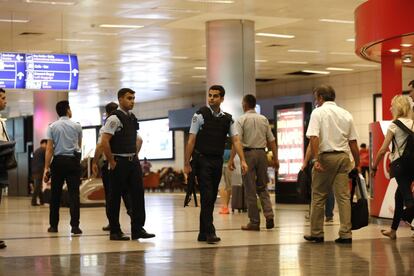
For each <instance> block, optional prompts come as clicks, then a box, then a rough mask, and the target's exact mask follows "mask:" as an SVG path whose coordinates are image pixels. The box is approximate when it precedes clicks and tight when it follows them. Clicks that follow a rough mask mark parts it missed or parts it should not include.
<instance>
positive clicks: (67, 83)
mask: <svg viewBox="0 0 414 276" xmlns="http://www.w3.org/2000/svg"><path fill="white" fill-rule="evenodd" d="M78 79H79V65H78V59H77V57H76V56H75V55H53V54H27V55H26V89H42V90H76V89H77V87H78Z"/></svg>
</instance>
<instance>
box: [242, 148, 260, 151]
mask: <svg viewBox="0 0 414 276" xmlns="http://www.w3.org/2000/svg"><path fill="white" fill-rule="evenodd" d="M251 150H265V148H243V151H251Z"/></svg>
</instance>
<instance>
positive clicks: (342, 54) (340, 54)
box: [329, 52, 355, 56]
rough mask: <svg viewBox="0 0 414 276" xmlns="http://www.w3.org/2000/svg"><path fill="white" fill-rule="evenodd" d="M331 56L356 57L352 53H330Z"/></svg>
mask: <svg viewBox="0 0 414 276" xmlns="http://www.w3.org/2000/svg"><path fill="white" fill-rule="evenodd" d="M329 54H330V55H339V56H355V54H354V53H351V52H330V53H329Z"/></svg>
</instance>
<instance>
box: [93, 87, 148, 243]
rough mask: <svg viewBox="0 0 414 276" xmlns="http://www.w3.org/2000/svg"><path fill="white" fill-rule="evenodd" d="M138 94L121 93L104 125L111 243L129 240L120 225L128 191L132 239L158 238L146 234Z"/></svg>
mask: <svg viewBox="0 0 414 276" xmlns="http://www.w3.org/2000/svg"><path fill="white" fill-rule="evenodd" d="M134 100H135V91H133V90H132V89H130V88H122V89H120V90H119V91H118V101H119V107H118V109H117V110H116V111H114V112H113V113H112V115H111V116H109V117H108V119H107V120H106V122H105V125H104V128H103V133H102V138H101V144H102V149H103V152H104V154H105V156H106V158H107V160H108V164H109V201H108V204H109V225H110V229H111V230H110V240H129V237H128V236H126V235H124V234H123V233H122V231H121V227H120V224H119V208H120V202H121V194H122V191H123V190H127V193H128V194H129V198H130V203H131V238H132V239H133V240H137V239H148V238H153V237H155V235H154V234H150V233H148V232H146V231H145V229H144V224H145V201H144V187H143V179H142V170H141V166H140V163H139V159H138V156H137V144H136V141H137V130H138V128H139V125H138V121H137V118H136V117H135V115H134V114H133V113H132V112H131V110H132V108H133V107H134Z"/></svg>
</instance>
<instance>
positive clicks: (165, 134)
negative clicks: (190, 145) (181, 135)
mask: <svg viewBox="0 0 414 276" xmlns="http://www.w3.org/2000/svg"><path fill="white" fill-rule="evenodd" d="M138 134H139V135H140V136H141V137H142V140H143V143H142V148H141V151H140V152H139V158H140V159H144V158H147V159H148V160H166V159H174V133H173V131H171V130H170V128H169V120H168V118H161V119H152V120H144V121H140V122H139V130H138Z"/></svg>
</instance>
